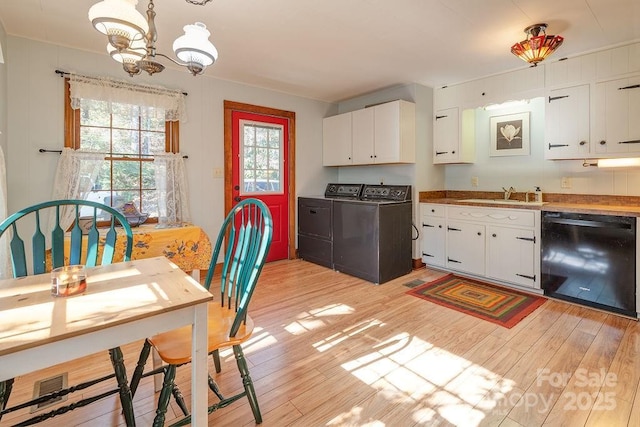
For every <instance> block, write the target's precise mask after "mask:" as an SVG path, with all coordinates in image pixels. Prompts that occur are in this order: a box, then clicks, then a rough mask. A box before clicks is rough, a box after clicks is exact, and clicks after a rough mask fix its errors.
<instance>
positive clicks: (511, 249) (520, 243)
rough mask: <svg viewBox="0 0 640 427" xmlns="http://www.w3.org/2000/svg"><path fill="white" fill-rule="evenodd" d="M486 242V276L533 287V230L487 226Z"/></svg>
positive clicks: (534, 241)
mask: <svg viewBox="0 0 640 427" xmlns="http://www.w3.org/2000/svg"><path fill="white" fill-rule="evenodd" d="M486 241H487V245H486V258H487V260H486V261H487V264H486V265H487V272H486V276H487V277H491V278H493V279H499V280H504V281H506V282H511V283H516V284H518V285H522V286H532V287H537V286H536V285H537V279H538V278H537V277H536V272H535V264H534V263H535V258H536V257H535V250H536V247H537V246H536V241H537V239H536V237H535V233H534V230H531V229H523V228H509V227H497V226H488V227H487V239H486Z"/></svg>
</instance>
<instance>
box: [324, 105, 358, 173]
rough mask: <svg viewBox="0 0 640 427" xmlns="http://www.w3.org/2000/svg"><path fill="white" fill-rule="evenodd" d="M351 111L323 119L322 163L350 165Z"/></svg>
mask: <svg viewBox="0 0 640 427" xmlns="http://www.w3.org/2000/svg"><path fill="white" fill-rule="evenodd" d="M351 163H352V160H351V113H344V114H338V115H337V116H331V117H325V118H324V119H323V120H322V164H323V165H324V166H341V165H350V164H351Z"/></svg>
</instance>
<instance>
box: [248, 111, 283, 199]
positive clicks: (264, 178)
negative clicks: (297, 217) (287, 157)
mask: <svg viewBox="0 0 640 427" xmlns="http://www.w3.org/2000/svg"><path fill="white" fill-rule="evenodd" d="M240 127H241V131H240V134H241V135H242V136H243V140H242V141H240V145H241V147H240V153H242V156H243V157H242V159H240V167H241V169H242V171H241V173H240V177H241V180H242V182H240V189H241V190H240V194H241V195H251V194H269V193H272V194H283V190H282V185H281V182H280V178H281V177H282V173H281V171H282V168H283V159H282V152H283V132H284V130H283V126H281V125H273V124H268V123H261V122H254V121H248V120H240Z"/></svg>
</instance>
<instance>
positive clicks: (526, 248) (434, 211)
mask: <svg viewBox="0 0 640 427" xmlns="http://www.w3.org/2000/svg"><path fill="white" fill-rule="evenodd" d="M420 209H421V219H422V229H421V230H422V234H421V242H420V245H421V248H422V261H423V262H424V263H425V264H427V265H428V266H433V267H438V268H445V269H447V270H451V271H459V272H461V273H467V274H470V275H473V276H478V277H486V278H490V279H494V280H496V281H499V282H502V283H505V284H513V285H517V286H521V287H529V288H536V289H540V282H539V276H540V274H539V270H540V268H539V265H540V255H539V254H540V211H538V210H529V209H511V208H485V207H479V206H469V207H467V206H461V205H440V204H435V203H421V204H420ZM440 226H442V227H440Z"/></svg>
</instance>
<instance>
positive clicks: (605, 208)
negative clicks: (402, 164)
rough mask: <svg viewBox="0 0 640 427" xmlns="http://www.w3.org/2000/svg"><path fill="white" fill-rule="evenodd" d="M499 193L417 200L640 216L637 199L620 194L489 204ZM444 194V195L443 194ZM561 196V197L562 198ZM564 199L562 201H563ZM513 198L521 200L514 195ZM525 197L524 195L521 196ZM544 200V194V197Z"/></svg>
mask: <svg viewBox="0 0 640 427" xmlns="http://www.w3.org/2000/svg"><path fill="white" fill-rule="evenodd" d="M501 195H502V193H479V192H457V191H437V192H421V193H420V199H419V201H420V203H439V204H451V205H460V206H478V207H493V208H505V209H529V210H540V211H552V212H581V213H590V214H603V215H619V216H633V217H640V200H639V199H640V198H638V197H633V196H630V197H621V196H591V195H558V194H554V195H548V197H549V198H550V199H551V200H549V201H548V202H544V203H543V204H542V205H540V204H536V203H531V204H526V203H516V204H513V205H511V204H505V203H492V199H499V198H500V197H501ZM443 196H444V197H443ZM563 196H564V197H563ZM563 198H564V200H562V199H563ZM467 199H487V201H486V203H480V202H468V201H464V200H467ZM513 199H514V200H521V199H520V198H519V197H518V198H516V197H513ZM522 200H524V198H522ZM543 200H545V199H544V196H543Z"/></svg>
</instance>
